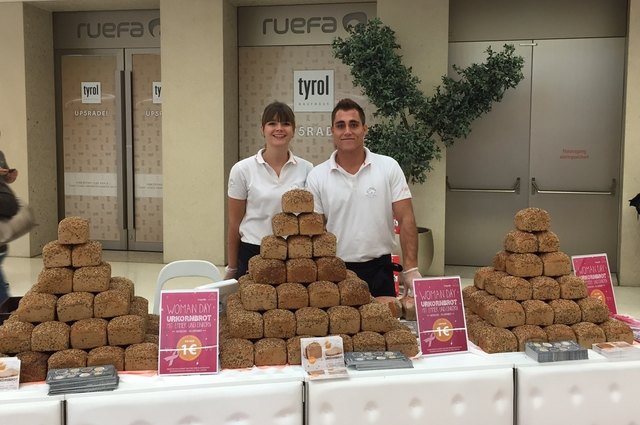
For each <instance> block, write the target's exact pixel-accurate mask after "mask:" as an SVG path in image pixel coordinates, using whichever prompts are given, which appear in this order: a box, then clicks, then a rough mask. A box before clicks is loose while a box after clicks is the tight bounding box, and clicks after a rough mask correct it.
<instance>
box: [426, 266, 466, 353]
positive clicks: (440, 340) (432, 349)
mask: <svg viewBox="0 0 640 425" xmlns="http://www.w3.org/2000/svg"><path fill="white" fill-rule="evenodd" d="M413 291H414V292H413V293H414V294H415V302H416V315H417V319H418V336H419V338H420V349H421V351H422V354H423V355H430V354H444V353H453V352H465V351H467V350H468V345H467V328H466V327H465V320H464V306H463V305H462V289H461V283H460V277H459V276H456V277H441V278H423V279H416V280H414V281H413Z"/></svg>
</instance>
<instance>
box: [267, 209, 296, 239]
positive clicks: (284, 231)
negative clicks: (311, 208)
mask: <svg viewBox="0 0 640 425" xmlns="http://www.w3.org/2000/svg"><path fill="white" fill-rule="evenodd" d="M271 228H272V229H273V234H274V235H275V236H292V235H298V234H299V233H300V228H299V227H298V217H296V216H295V215H294V214H291V213H278V214H276V215H274V216H273V218H272V219H271Z"/></svg>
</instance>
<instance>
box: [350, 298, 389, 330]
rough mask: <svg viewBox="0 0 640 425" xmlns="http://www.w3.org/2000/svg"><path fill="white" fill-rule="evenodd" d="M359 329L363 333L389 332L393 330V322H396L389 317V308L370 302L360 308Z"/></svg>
mask: <svg viewBox="0 0 640 425" xmlns="http://www.w3.org/2000/svg"><path fill="white" fill-rule="evenodd" d="M358 311H359V312H360V328H361V329H362V330H363V331H373V332H379V333H385V332H389V331H390V330H392V329H393V322H394V321H395V320H396V319H394V318H393V317H392V316H391V311H390V310H389V306H387V305H386V304H380V303H376V302H372V303H369V304H365V305H363V306H360V307H359V309H358Z"/></svg>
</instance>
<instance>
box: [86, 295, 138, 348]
mask: <svg viewBox="0 0 640 425" xmlns="http://www.w3.org/2000/svg"><path fill="white" fill-rule="evenodd" d="M130 308H131V300H130V299H129V294H127V293H125V292H124V291H120V290H116V289H109V290H108V291H104V292H101V293H99V294H96V296H95V297H94V298H93V317H99V318H103V319H107V318H111V317H117V316H125V315H128V314H129V309H130ZM116 345H117V344H116Z"/></svg>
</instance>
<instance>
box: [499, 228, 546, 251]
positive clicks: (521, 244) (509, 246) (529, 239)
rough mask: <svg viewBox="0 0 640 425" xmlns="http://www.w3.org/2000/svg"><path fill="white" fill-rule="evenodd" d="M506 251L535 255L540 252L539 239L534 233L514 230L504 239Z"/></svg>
mask: <svg viewBox="0 0 640 425" xmlns="http://www.w3.org/2000/svg"><path fill="white" fill-rule="evenodd" d="M504 249H505V250H506V251H510V252H518V253H527V252H530V253H535V252H537V251H538V239H537V238H536V235H534V234H533V233H530V232H523V231H521V230H512V231H510V232H509V233H507V234H506V236H505V238H504Z"/></svg>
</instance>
